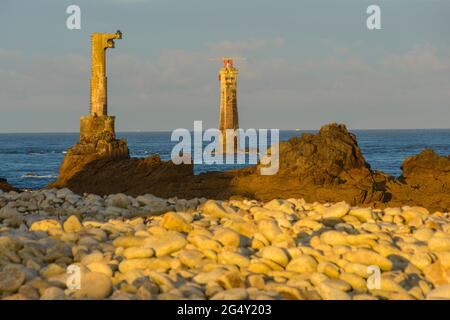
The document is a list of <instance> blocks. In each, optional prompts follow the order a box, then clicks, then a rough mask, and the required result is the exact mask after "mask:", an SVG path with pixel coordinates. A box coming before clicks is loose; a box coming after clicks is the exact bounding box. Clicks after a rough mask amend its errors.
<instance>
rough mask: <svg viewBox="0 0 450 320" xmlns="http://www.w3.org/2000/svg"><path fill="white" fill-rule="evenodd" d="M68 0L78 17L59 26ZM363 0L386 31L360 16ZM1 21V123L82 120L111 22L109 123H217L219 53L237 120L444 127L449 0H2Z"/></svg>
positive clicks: (46, 128)
mask: <svg viewBox="0 0 450 320" xmlns="http://www.w3.org/2000/svg"><path fill="white" fill-rule="evenodd" d="M73 4H75V5H78V6H79V7H80V8H81V30H69V29H67V27H66V20H67V18H68V16H69V15H68V14H67V13H66V9H67V7H68V6H69V5H73ZM371 4H377V5H379V6H380V8H381V26H382V29H381V30H368V28H367V27H366V19H367V17H368V14H367V13H366V9H367V7H368V6H369V5H371ZM0 27H1V30H2V37H1V40H0V132H77V131H78V130H79V117H80V116H81V115H83V114H88V112H89V79H90V35H91V33H93V32H107V33H114V32H115V31H116V30H117V29H120V30H121V31H122V33H123V39H122V40H117V41H116V48H114V49H109V50H108V52H107V60H108V61H107V72H108V109H109V113H110V114H111V115H115V116H116V117H117V119H116V130H118V131H171V130H174V129H177V128H187V129H192V128H193V122H194V121H195V120H202V121H203V122H204V127H205V128H207V127H208V128H213V127H217V126H218V122H219V83H218V78H217V74H218V69H219V68H220V67H221V62H220V61H217V58H220V57H222V56H228V55H231V56H235V57H239V58H240V59H237V60H236V62H235V66H236V67H237V68H238V69H239V78H238V108H239V120H240V126H241V127H242V128H267V129H271V128H277V129H318V128H319V127H320V126H322V125H324V124H326V123H329V122H341V123H345V124H346V125H347V126H348V127H349V128H351V129H385V128H395V129H403V128H450V124H449V123H450V121H449V119H450V37H449V36H448V31H449V30H450V1H448V0H388V1H382V0H371V1H365V0H340V1H336V0H328V1H325V0H309V1H301V0H277V1H274V0H227V1H218V0H176V1H175V0H95V1H92V0H71V1H66V0H39V1H35V0H28V1H25V0H1V1H0ZM214 59H216V60H214Z"/></svg>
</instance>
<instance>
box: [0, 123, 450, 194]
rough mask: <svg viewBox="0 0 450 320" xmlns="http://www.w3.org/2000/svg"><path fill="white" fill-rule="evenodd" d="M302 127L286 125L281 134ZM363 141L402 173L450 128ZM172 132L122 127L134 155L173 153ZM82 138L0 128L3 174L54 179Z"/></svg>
mask: <svg viewBox="0 0 450 320" xmlns="http://www.w3.org/2000/svg"><path fill="white" fill-rule="evenodd" d="M302 132H314V131H300V132H298V131H282V132H280V140H281V141H284V140H288V139H289V138H290V137H292V136H294V135H299V134H301V133H302ZM352 132H353V133H355V134H356V136H357V138H358V144H359V146H360V147H361V150H362V152H363V154H364V156H365V158H366V160H367V161H368V162H369V164H370V165H371V167H372V168H373V169H376V170H382V171H384V172H386V173H389V174H391V175H395V176H398V175H400V174H401V170H400V165H401V163H402V162H403V160H404V158H405V157H407V156H411V155H415V154H417V153H419V152H420V151H421V150H423V149H425V148H431V149H434V150H435V151H436V152H437V153H439V154H441V155H449V154H450V129H443V130H354V131H352ZM170 135H171V133H170V132H147V133H119V134H118V136H119V137H123V138H125V139H127V141H128V146H129V148H130V153H131V156H132V157H146V156H149V155H151V154H155V153H158V154H160V156H161V158H162V159H163V160H168V159H170V153H171V151H172V147H173V146H174V145H175V144H176V142H171V141H170ZM77 140H78V134H76V133H48V134H47V133H38V134H36V133H33V134H31V133H30V134H29V133H26V134H25V133H24V134H22V133H17V134H0V177H4V178H6V179H8V181H9V182H10V183H12V184H13V185H15V186H18V187H20V188H32V189H35V188H41V187H44V186H45V185H47V184H48V183H49V182H51V181H53V180H55V178H56V177H57V174H58V169H59V165H60V163H61V161H62V160H63V157H64V152H65V151H66V150H67V149H68V148H69V147H71V146H72V145H73V144H74V143H76V142H77ZM235 167H239V166H237V165H234V166H230V165H223V166H204V165H203V166H201V165H197V166H196V167H195V172H196V173H198V172H204V171H211V170H227V169H231V168H235Z"/></svg>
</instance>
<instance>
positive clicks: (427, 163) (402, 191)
mask: <svg viewBox="0 0 450 320" xmlns="http://www.w3.org/2000/svg"><path fill="white" fill-rule="evenodd" d="M402 172H403V174H402V175H401V176H400V177H399V178H398V180H396V181H394V182H392V183H390V184H389V188H390V189H391V192H392V194H393V195H394V197H393V199H392V201H393V203H396V204H402V205H418V206H425V207H428V208H431V209H433V210H442V211H446V210H449V209H450V157H445V156H439V155H438V154H436V153H435V152H434V151H433V150H430V149H426V150H423V151H422V152H421V153H420V154H418V155H416V156H413V157H408V158H406V159H405V160H404V161H403V164H402Z"/></svg>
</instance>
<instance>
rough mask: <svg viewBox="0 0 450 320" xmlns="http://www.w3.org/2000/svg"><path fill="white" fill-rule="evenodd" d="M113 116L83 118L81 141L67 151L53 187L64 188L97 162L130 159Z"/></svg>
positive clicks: (81, 120)
mask: <svg viewBox="0 0 450 320" xmlns="http://www.w3.org/2000/svg"><path fill="white" fill-rule="evenodd" d="M114 120H115V118H114V117H112V116H83V117H81V119H80V141H79V143H77V144H76V145H74V146H73V147H72V148H71V149H69V150H68V151H67V154H66V156H65V157H64V160H63V162H62V164H61V167H60V170H59V176H58V180H57V181H56V182H55V183H53V184H51V187H62V186H64V185H66V184H67V183H68V181H69V180H70V179H71V178H73V176H74V175H76V174H77V173H78V172H81V171H83V170H84V168H85V167H86V166H87V165H88V164H89V163H92V162H93V161H95V160H99V159H107V160H124V159H128V158H129V157H130V155H129V150H128V146H127V143H126V141H125V140H117V139H116V134H115V131H114Z"/></svg>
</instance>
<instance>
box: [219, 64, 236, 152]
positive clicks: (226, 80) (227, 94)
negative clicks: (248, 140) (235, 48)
mask: <svg viewBox="0 0 450 320" xmlns="http://www.w3.org/2000/svg"><path fill="white" fill-rule="evenodd" d="M223 65H224V66H223V68H222V69H220V71H219V81H220V122H219V130H220V132H221V141H220V145H219V146H220V147H221V148H222V149H221V151H222V152H223V153H226V152H236V151H237V149H238V137H237V131H236V135H234V136H233V137H231V136H229V137H228V138H232V139H233V140H234V143H233V145H234V148H233V150H229V149H227V148H226V145H227V141H228V140H227V135H226V133H227V130H228V132H230V129H231V130H237V129H239V119H238V110H237V75H238V70H237V69H236V68H235V67H234V66H233V60H232V59H231V58H223ZM230 143H231V141H228V144H230Z"/></svg>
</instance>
